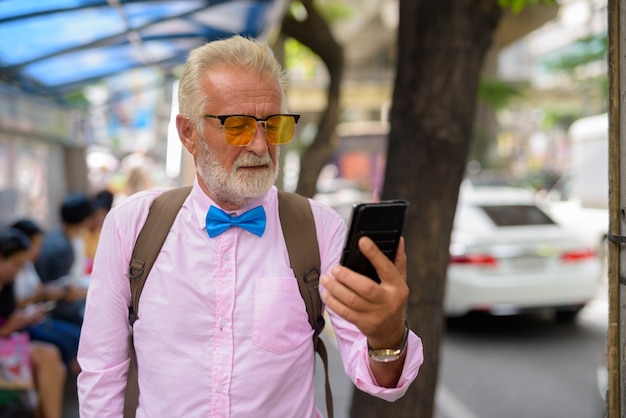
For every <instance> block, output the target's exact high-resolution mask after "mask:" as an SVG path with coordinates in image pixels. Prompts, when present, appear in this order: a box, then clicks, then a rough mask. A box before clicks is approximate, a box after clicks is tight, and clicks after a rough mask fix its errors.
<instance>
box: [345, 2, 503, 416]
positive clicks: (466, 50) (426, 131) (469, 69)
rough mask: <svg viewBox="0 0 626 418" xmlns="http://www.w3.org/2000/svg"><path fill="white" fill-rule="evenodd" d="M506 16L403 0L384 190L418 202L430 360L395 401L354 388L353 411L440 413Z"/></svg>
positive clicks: (422, 304)
mask: <svg viewBox="0 0 626 418" xmlns="http://www.w3.org/2000/svg"><path fill="white" fill-rule="evenodd" d="M500 16H501V9H500V7H499V6H498V2H497V0H438V1H429V0H400V22H399V28H398V63H397V74H396V80H395V85H394V94H393V103H392V109H391V114H390V123H391V130H390V133H389V145H388V151H387V165H386V167H387V168H386V173H385V181H384V185H383V192H382V198H383V199H396V198H400V199H407V200H408V201H409V202H410V203H411V206H410V208H409V212H408V218H407V220H406V224H405V232H404V236H405V239H406V250H407V255H408V265H407V270H408V277H409V279H408V280H409V287H410V289H411V295H410V299H409V306H408V319H409V322H410V324H411V327H412V329H413V330H415V331H416V332H417V334H418V335H419V336H420V337H421V338H422V341H423V344H424V363H423V365H422V368H421V370H420V374H419V376H418V378H417V380H416V381H415V382H414V383H413V385H412V386H411V387H410V388H409V390H408V392H407V394H406V396H405V397H403V398H402V399H400V400H398V401H397V402H395V403H391V404H390V403H387V402H385V401H381V400H379V399H376V398H373V397H371V396H368V395H365V394H364V393H362V392H360V391H358V390H355V393H354V397H353V401H352V408H351V416H352V417H354V418H356V417H358V418H373V417H386V418H393V417H407V418H408V417H411V418H414V417H419V418H427V417H432V416H433V412H434V399H435V389H436V386H437V381H438V370H439V351H440V344H441V340H442V338H443V331H444V326H445V321H444V315H443V296H444V290H445V280H446V271H447V266H448V257H449V248H448V247H449V244H450V233H451V231H452V224H453V220H454V214H455V210H456V203H457V198H458V191H459V187H460V184H461V181H462V179H463V174H464V168H465V162H466V158H467V154H468V151H469V145H470V142H471V135H472V131H473V129H472V128H473V123H474V113H475V107H476V93H477V88H478V80H479V76H480V73H481V68H482V62H483V57H484V56H485V53H486V51H487V49H488V48H489V45H490V43H491V39H492V35H493V32H494V30H495V28H496V26H497V24H498V21H499V19H500Z"/></svg>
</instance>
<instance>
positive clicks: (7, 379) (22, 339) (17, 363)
mask: <svg viewBox="0 0 626 418" xmlns="http://www.w3.org/2000/svg"><path fill="white" fill-rule="evenodd" d="M33 387H34V384H33V374H32V369H31V364H30V338H29V337H28V333H27V332H26V331H21V332H14V333H13V334H11V335H10V336H8V337H6V338H0V389H2V390H6V389H8V390H27V389H32V388H33Z"/></svg>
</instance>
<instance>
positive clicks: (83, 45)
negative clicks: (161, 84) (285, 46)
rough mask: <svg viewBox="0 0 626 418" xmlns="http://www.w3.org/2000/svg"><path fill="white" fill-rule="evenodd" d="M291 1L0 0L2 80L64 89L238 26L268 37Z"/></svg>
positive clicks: (179, 58) (41, 90) (170, 59)
mask: <svg viewBox="0 0 626 418" xmlns="http://www.w3.org/2000/svg"><path fill="white" fill-rule="evenodd" d="M287 3H288V2H287V1H285V0H171V1H158V0H152V1H150V0H108V1H107V0H0V81H2V82H5V83H7V84H11V85H14V86H17V87H19V88H20V89H22V90H25V91H28V92H31V93H36V94H42V95H50V96H58V97H59V96H63V95H64V94H66V93H68V92H72V91H75V90H77V89H79V88H81V87H83V86H85V85H86V84H89V83H93V82H95V81H97V80H101V79H103V78H106V77H108V76H112V75H116V74H119V73H121V72H124V71H128V70H131V69H134V68H139V67H146V66H156V67H158V68H161V69H163V70H167V69H170V68H172V67H174V66H177V65H178V64H181V63H182V62H184V60H185V59H186V57H187V54H188V53H189V50H190V49H192V48H195V47H196V46H199V45H202V44H204V43H205V42H208V41H211V40H214V39H218V38H223V37H227V36H230V35H232V34H233V33H238V34H241V35H246V36H252V37H258V38H267V37H268V35H269V33H270V31H271V30H272V29H277V25H278V24H280V19H281V18H282V16H283V13H284V10H285V7H286V5H287Z"/></svg>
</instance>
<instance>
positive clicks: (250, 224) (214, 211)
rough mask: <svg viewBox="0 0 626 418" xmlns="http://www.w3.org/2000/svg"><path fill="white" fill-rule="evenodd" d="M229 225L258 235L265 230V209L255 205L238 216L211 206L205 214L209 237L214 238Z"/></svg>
mask: <svg viewBox="0 0 626 418" xmlns="http://www.w3.org/2000/svg"><path fill="white" fill-rule="evenodd" d="M231 226H238V227H240V228H243V229H247V230H248V231H250V232H252V233H253V234H254V235H258V236H259V237H260V236H262V235H263V232H265V210H264V209H263V206H257V207H256V208H253V209H250V210H249V211H247V212H245V213H242V214H241V215H239V216H230V215H229V214H227V213H226V212H224V211H223V210H221V209H219V208H216V207H215V206H211V207H210V208H209V213H207V215H206V231H207V232H208V234H209V237H211V238H214V237H216V236H218V235H219V234H221V233H222V232H224V231H226V230H227V229H228V228H230V227H231Z"/></svg>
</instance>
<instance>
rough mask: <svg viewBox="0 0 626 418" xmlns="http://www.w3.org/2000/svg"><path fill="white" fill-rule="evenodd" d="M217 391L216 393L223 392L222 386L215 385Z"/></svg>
mask: <svg viewBox="0 0 626 418" xmlns="http://www.w3.org/2000/svg"><path fill="white" fill-rule="evenodd" d="M217 392H218V393H223V392H224V386H222V385H219V386H218V387H217Z"/></svg>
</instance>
